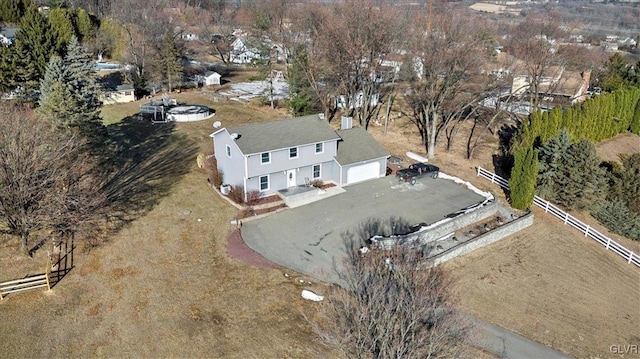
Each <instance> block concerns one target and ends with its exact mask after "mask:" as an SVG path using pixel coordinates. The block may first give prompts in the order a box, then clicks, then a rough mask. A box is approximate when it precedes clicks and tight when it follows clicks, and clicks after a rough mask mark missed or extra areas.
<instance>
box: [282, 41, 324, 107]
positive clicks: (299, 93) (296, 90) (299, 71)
mask: <svg viewBox="0 0 640 359" xmlns="http://www.w3.org/2000/svg"><path fill="white" fill-rule="evenodd" d="M290 59H291V66H289V67H288V69H287V80H288V81H289V89H290V91H289V92H290V93H291V96H289V109H290V110H291V112H292V113H293V115H294V116H303V115H309V114H312V113H317V112H318V111H319V106H318V101H316V100H315V96H314V94H313V90H312V89H311V84H310V83H309V80H308V78H307V76H306V75H305V73H304V71H305V69H306V68H307V67H308V54H307V50H306V49H305V48H304V46H297V47H296V48H294V49H293V50H292V51H291V56H290Z"/></svg>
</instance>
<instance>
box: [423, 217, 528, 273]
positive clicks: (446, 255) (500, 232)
mask: <svg viewBox="0 0 640 359" xmlns="http://www.w3.org/2000/svg"><path fill="white" fill-rule="evenodd" d="M532 224H533V212H529V213H527V214H526V215H524V216H522V217H519V218H518V219H516V220H513V221H511V222H509V223H506V224H504V225H502V226H500V227H498V228H496V229H494V230H491V231H489V232H487V233H485V234H482V235H479V236H477V237H474V238H472V239H469V240H468V241H466V242H464V243H461V244H460V245H458V246H455V247H453V248H451V249H449V250H446V251H444V252H442V253H440V254H438V255H437V256H435V257H433V258H432V259H433V261H434V264H435V265H438V264H440V263H444V262H446V261H448V260H451V259H453V258H455V257H458V256H461V255H464V254H467V253H469V252H472V251H474V250H476V249H478V248H482V247H484V246H486V245H489V244H491V243H495V242H497V241H499V240H501V239H502V238H504V237H507V236H510V235H512V234H514V233H516V232H518V231H520V230H522V229H524V228H527V227H529V226H530V225H532Z"/></svg>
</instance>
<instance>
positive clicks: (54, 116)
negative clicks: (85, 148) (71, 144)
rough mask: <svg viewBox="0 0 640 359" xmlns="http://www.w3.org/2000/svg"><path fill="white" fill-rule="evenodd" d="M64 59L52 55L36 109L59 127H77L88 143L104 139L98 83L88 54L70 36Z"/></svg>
mask: <svg viewBox="0 0 640 359" xmlns="http://www.w3.org/2000/svg"><path fill="white" fill-rule="evenodd" d="M66 52H67V55H66V56H65V57H64V59H61V58H59V57H54V58H52V60H51V61H50V62H49V65H48V66H47V72H46V74H45V78H44V80H43V81H42V83H41V86H40V91H41V96H40V101H39V105H40V107H39V108H38V113H39V114H40V115H41V116H42V117H43V118H44V119H47V120H49V121H52V122H53V123H55V125H56V126H57V127H59V128H65V129H70V128H77V129H78V130H79V131H80V133H81V134H82V135H83V136H84V137H85V138H87V140H88V142H89V145H90V146H91V147H94V148H96V147H100V146H101V144H102V142H103V141H104V140H106V129H105V127H104V126H103V125H102V119H101V118H100V113H99V107H100V101H99V100H98V93H99V87H98V85H97V82H96V74H95V71H94V69H93V64H92V61H91V56H90V55H89V54H88V53H87V52H86V51H85V50H84V48H83V47H82V46H81V45H80V43H79V42H78V39H77V38H76V37H75V36H73V37H72V38H71V40H70V42H69V46H68V47H67V51H66Z"/></svg>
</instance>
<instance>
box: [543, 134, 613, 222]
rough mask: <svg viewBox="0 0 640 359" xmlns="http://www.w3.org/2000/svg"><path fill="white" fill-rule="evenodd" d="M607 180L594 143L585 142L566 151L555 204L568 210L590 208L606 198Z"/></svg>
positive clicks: (584, 140) (580, 142)
mask: <svg viewBox="0 0 640 359" xmlns="http://www.w3.org/2000/svg"><path fill="white" fill-rule="evenodd" d="M606 188H607V177H606V172H605V170H604V168H601V167H600V158H599V157H598V155H597V153H596V147H595V146H594V144H593V143H592V142H591V141H589V140H587V139H582V140H580V141H578V142H576V143H574V144H572V145H571V146H570V147H569V149H568V150H567V154H566V162H565V164H564V166H563V167H562V174H561V176H559V178H558V183H557V191H556V195H555V199H556V202H557V203H558V204H560V205H561V206H564V207H565V208H568V209H578V210H582V209H587V208H589V207H590V206H591V205H592V204H593V203H597V202H599V201H601V200H602V199H604V195H605V193H606V192H605V189H606Z"/></svg>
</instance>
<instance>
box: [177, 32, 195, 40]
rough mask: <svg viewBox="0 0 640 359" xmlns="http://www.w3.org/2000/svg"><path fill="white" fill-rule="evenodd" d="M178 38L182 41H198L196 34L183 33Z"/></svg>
mask: <svg viewBox="0 0 640 359" xmlns="http://www.w3.org/2000/svg"><path fill="white" fill-rule="evenodd" d="M180 38H181V39H182V40H184V41H196V40H199V39H200V37H199V36H198V34H196V33H194V32H183V33H182V34H180Z"/></svg>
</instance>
